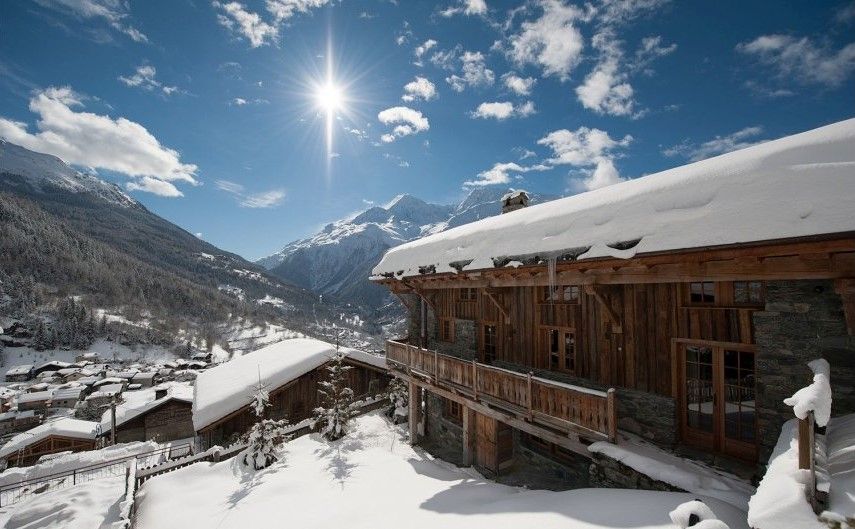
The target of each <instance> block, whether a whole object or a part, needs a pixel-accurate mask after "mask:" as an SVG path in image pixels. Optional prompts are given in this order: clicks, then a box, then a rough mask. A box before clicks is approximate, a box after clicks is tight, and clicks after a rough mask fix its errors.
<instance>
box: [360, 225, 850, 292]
mask: <svg viewBox="0 0 855 529" xmlns="http://www.w3.org/2000/svg"><path fill="white" fill-rule="evenodd" d="M847 239H853V240H855V231H845V232H837V233H826V234H821V235H808V236H804V237H788V238H783V239H767V240H764V241H752V242H743V243H734V244H721V245H715V246H698V247H694V248H678V249H675V250H663V251H659V252H646V253H638V254H635V255H633V256H632V257H629V258H622V257H593V258H590V259H574V260H572V261H559V262H558V266H561V265H562V264H564V265H566V264H586V265H592V266H591V268H596V267H598V266H603V267H607V266H608V265H609V264H610V263H613V262H615V261H624V262H625V261H629V260H631V259H638V258H649V257H660V256H674V255H692V254H699V253H704V252H715V251H722V250H741V249H746V248H764V247H771V246H778V245H782V244H805V243H812V242H828V241H837V240H847ZM544 266H546V263H543V262H541V263H538V264H531V265H521V266H518V267H516V268H515V269H516V270H526V269H533V268H542V267H544ZM505 269H506V267H498V268H497V267H490V268H474V269H471V270H461V271H460V272H441V273H434V274H415V275H408V276H399V277H377V276H371V277H369V280H371V281H372V282H374V283H377V284H381V285H393V284H402V283H406V281H408V280H414V281H418V280H421V279H439V278H444V277H455V278H461V277H467V276H469V275H472V274H478V275H480V274H481V273H483V272H491V271H498V270H505Z"/></svg>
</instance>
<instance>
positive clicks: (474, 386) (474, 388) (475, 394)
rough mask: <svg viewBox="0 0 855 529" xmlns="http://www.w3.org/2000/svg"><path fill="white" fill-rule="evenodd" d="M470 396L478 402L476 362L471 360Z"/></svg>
mask: <svg viewBox="0 0 855 529" xmlns="http://www.w3.org/2000/svg"><path fill="white" fill-rule="evenodd" d="M472 396H473V399H474V400H475V402H478V362H477V361H476V360H475V359H474V358H473V359H472Z"/></svg>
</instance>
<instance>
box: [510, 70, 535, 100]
mask: <svg viewBox="0 0 855 529" xmlns="http://www.w3.org/2000/svg"><path fill="white" fill-rule="evenodd" d="M502 82H503V83H505V86H506V87H507V88H508V90H510V91H512V92H513V93H515V94H517V95H520V96H527V95H529V94H531V89H532V87H534V84H535V83H536V82H537V81H536V80H535V79H534V78H533V77H520V76H519V75H517V74H515V73H514V72H508V73H506V74H505V75H503V76H502Z"/></svg>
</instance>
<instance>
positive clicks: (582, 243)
mask: <svg viewBox="0 0 855 529" xmlns="http://www.w3.org/2000/svg"><path fill="white" fill-rule="evenodd" d="M853 211H855V119H849V120H846V121H841V122H839V123H834V124H832V125H828V126H825V127H821V128H818V129H815V130H811V131H808V132H804V133H801V134H796V135H793V136H788V137H785V138H781V139H778V140H774V141H770V142H767V143H763V144H761V145H755V146H752V147H748V148H746V149H742V150H739V151H735V152H731V153H728V154H724V155H721V156H717V157H715V158H710V159H707V160H702V161H699V162H696V163H692V164H689V165H685V166H682V167H677V168H674V169H669V170H667V171H662V172H660V173H656V174H652V175H649V176H645V177H642V178H637V179H634V180H629V181H626V182H623V183H620V184H616V185H613V186H609V187H605V188H601V189H597V190H594V191H589V192H587V193H582V194H579V195H575V196H571V197H567V198H563V199H559V200H554V201H552V202H547V203H544V204H539V205H536V206H531V207H528V208H524V209H520V210H517V211H513V212H510V213H506V214H504V215H499V216H495V217H490V218H487V219H483V220H480V221H477V222H473V223H470V224H466V225H463V226H459V227H457V228H453V229H451V230H448V231H445V232H441V233H437V234H434V235H430V236H428V237H424V238H422V239H418V240H416V241H412V242H408V243H406V244H403V245H401V246H397V247H395V248H392V249H390V250H389V251H388V252H387V253H386V255H385V256H384V257H383V259H382V260H381V261H380V263H379V264H378V265H377V266H376V267H375V268H374V270H373V275H374V277H375V278H379V277H391V276H394V277H403V276H413V275H417V274H419V273H420V272H419V269H420V268H423V269H427V270H430V271H432V272H436V273H442V272H453V271H455V268H454V267H453V266H451V264H452V263H453V264H455V265H457V266H458V267H459V266H461V265H464V266H463V269H464V270H478V269H485V268H492V267H493V266H496V265H498V266H504V265H505V264H507V263H508V262H509V261H513V260H518V261H523V260H525V259H531V258H532V257H534V256H537V257H538V258H539V259H541V260H544V259H547V258H552V257H563V256H567V255H572V256H577V257H576V258H577V259H591V258H598V257H614V258H631V257H634V256H636V255H640V254H647V253H651V252H662V251H673V250H684V249H692V248H706V247H713V246H720V245H729V244H740V243H751V242H759V241H768V240H777V239H786V238H793V237H806V236H816V235H825V234H834V233H843V232H850V231H853V230H855V215H853V214H852V212H853ZM467 263H468V264H467Z"/></svg>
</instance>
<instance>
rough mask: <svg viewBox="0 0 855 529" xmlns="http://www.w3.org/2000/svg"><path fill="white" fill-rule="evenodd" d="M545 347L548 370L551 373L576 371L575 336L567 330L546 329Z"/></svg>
mask: <svg viewBox="0 0 855 529" xmlns="http://www.w3.org/2000/svg"><path fill="white" fill-rule="evenodd" d="M546 347H547V352H548V354H549V369H551V370H553V371H569V372H571V373H572V372H575V371H576V334H575V333H574V332H573V331H571V330H568V329H558V328H549V329H546Z"/></svg>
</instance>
